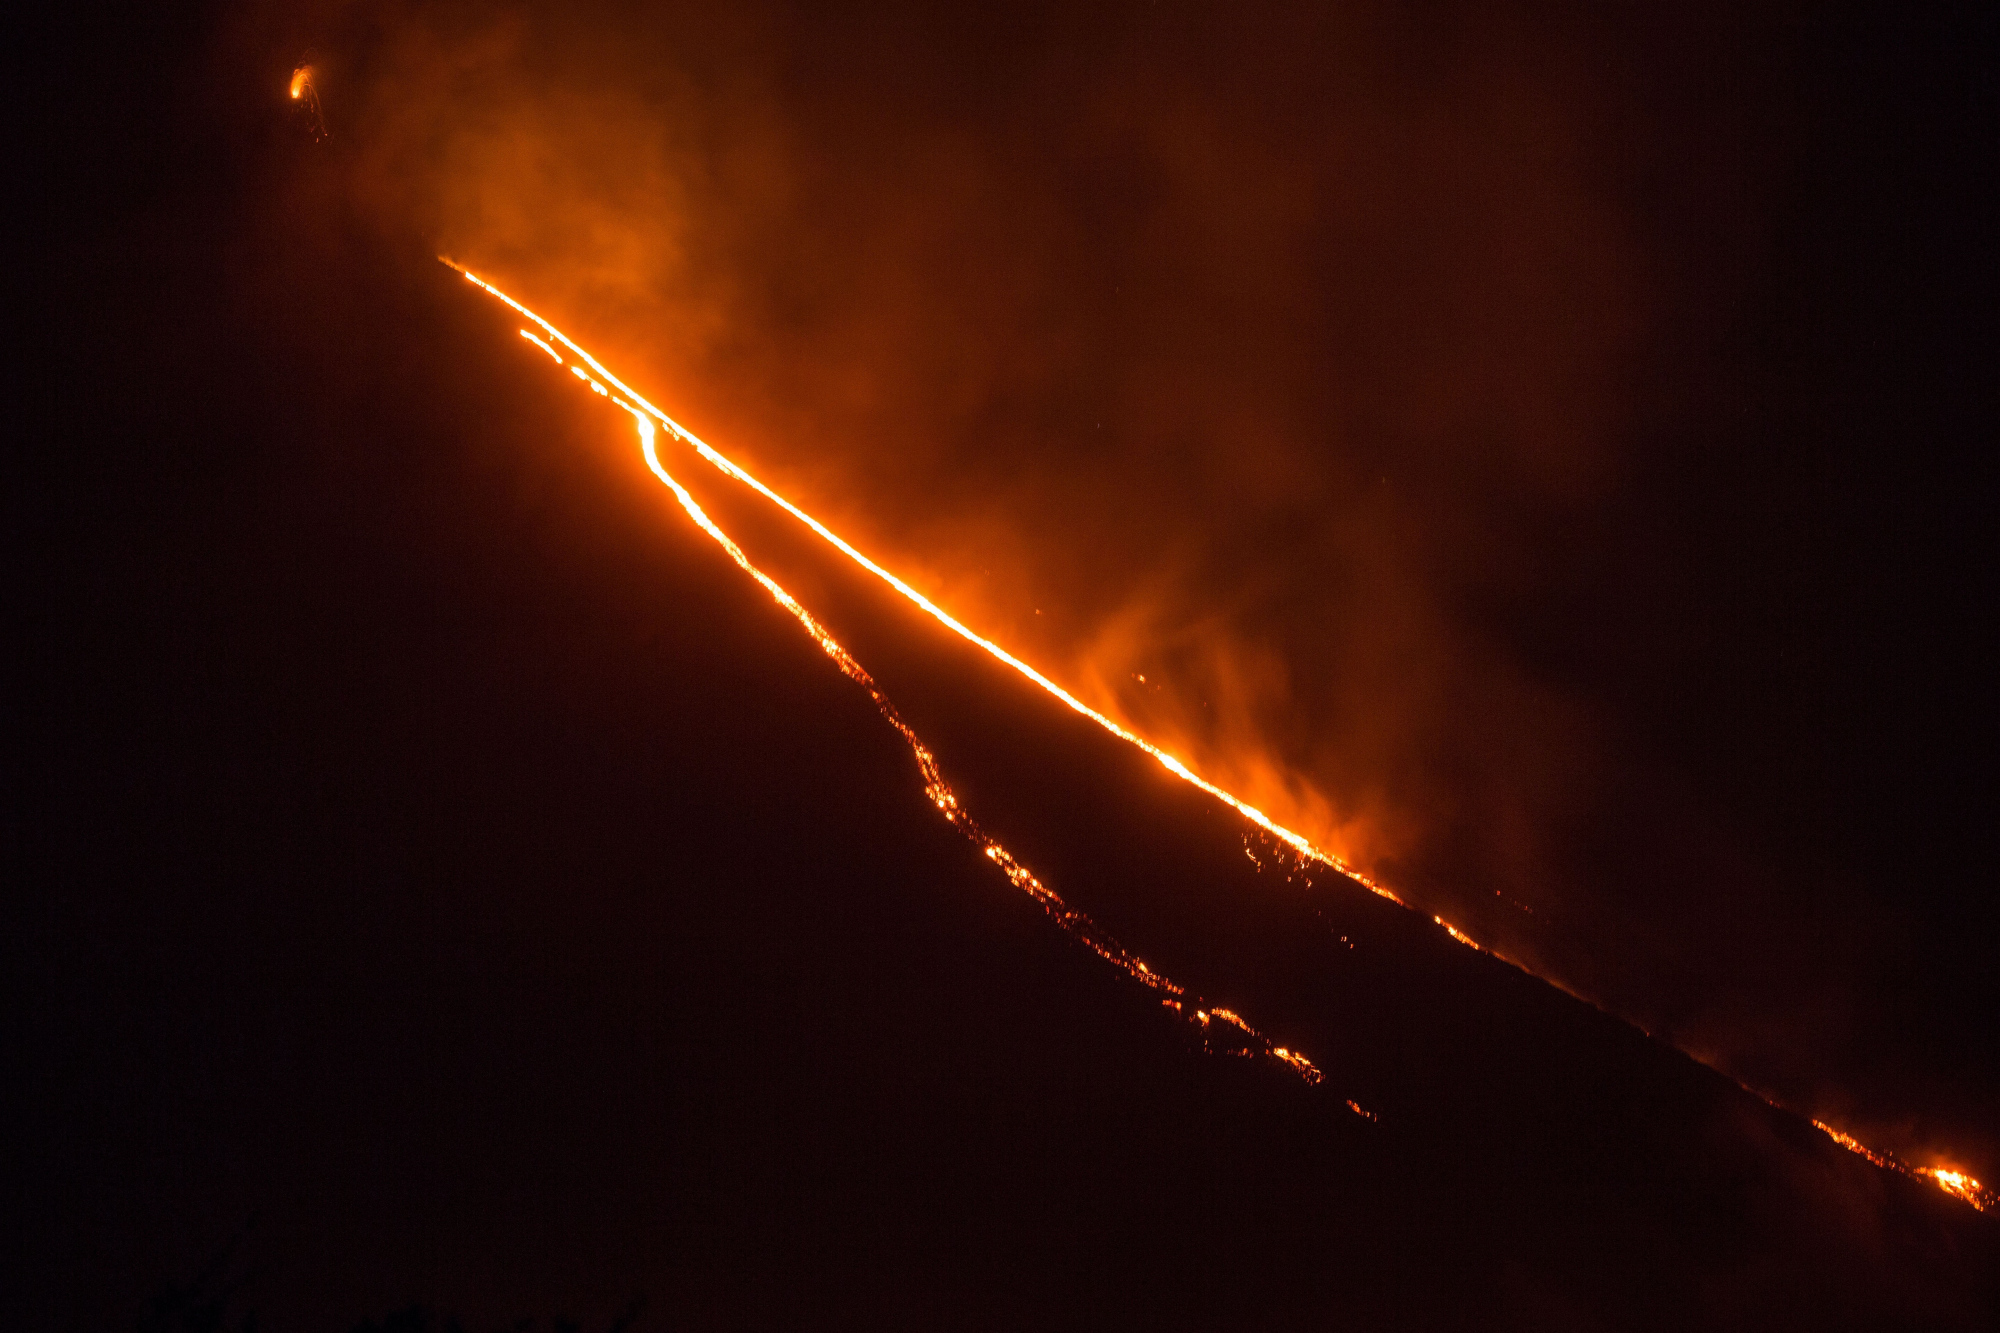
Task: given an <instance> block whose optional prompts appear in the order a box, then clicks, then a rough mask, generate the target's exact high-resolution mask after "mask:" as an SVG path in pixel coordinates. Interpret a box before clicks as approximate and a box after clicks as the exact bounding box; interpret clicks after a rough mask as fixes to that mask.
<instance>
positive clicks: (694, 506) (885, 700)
mask: <svg viewBox="0 0 2000 1333" xmlns="http://www.w3.org/2000/svg"><path fill="white" fill-rule="evenodd" d="M466 276H467V277H468V278H471V277H472V275H471V274H469V273H468V274H466ZM473 281H475V282H477V281H478V279H477V278H473ZM481 285H482V286H484V285H485V284H483V283H482V284H481ZM488 290H491V288H488ZM495 295H499V293H497V292H496V293H495ZM502 299H505V298H504V297H503V298H502ZM509 304H510V305H511V304H513V303H512V302H511V301H510V302H509ZM523 313H526V312H523ZM544 327H546V326H544ZM549 332H550V333H551V334H553V335H554V336H555V337H557V338H559V339H561V341H562V342H563V344H564V345H565V346H567V347H570V348H571V349H572V350H575V344H573V343H571V342H570V341H569V340H568V339H567V338H563V337H562V335H561V334H560V333H556V332H555V330H553V329H550V330H549ZM521 336H522V337H523V338H525V339H527V340H528V341H529V342H531V343H534V344H535V345H536V346H537V347H539V348H541V350H543V351H544V352H547V353H548V354H549V355H550V356H552V357H554V358H555V359H556V361H557V362H559V363H560V362H561V361H562V357H561V356H560V355H559V354H558V353H557V352H556V351H555V350H554V349H553V348H551V347H550V346H549V345H548V344H547V343H546V342H543V341H542V340H541V339H540V338H537V337H536V336H535V335H534V334H532V333H529V332H528V331H527V330H526V329H522V330H521ZM591 364H592V367H593V368H597V366H596V363H595V362H592V363H591ZM569 369H570V373H571V374H573V375H575V376H576V377H577V378H578V379H580V380H582V381H583V382H584V383H585V384H587V385H589V386H590V389H591V391H592V392H593V393H596V394H597V395H598V396H600V397H603V398H608V399H610V400H611V401H612V402H613V403H615V404H617V405H618V406H619V407H621V408H623V409H625V411H627V412H629V413H631V414H632V420H633V422H634V423H635V424H636V425H637V427H638V430H639V446H640V449H641V451H642V452H643V453H644V454H645V456H646V466H647V467H649V468H651V469H652V472H653V475H654V476H656V477H658V478H659V479H660V480H661V481H662V482H664V483H665V484H666V485H667V487H668V488H669V489H670V490H672V491H673V493H674V498H675V499H677V500H679V501H680V503H681V508H682V509H684V510H686V511H687V516H688V517H689V518H691V519H693V520H694V523H695V526H696V527H698V528H700V529H701V530H702V531H703V532H705V533H707V534H708V535H709V536H710V537H711V538H713V539H714V541H715V543H716V545H718V546H720V547H721V548H722V549H723V551H724V552H725V553H727V555H728V556H729V558H730V559H731V560H733V561H734V562H735V563H736V565H737V567H738V568H740V569H741V570H742V571H743V572H744V573H746V574H748V575H749V576H750V577H751V578H753V579H755V580H757V582H758V583H759V584H760V585H762V587H763V589H764V591H766V592H768V593H770V594H771V598H772V600H774V601H775V602H777V603H778V605H779V606H782V607H783V608H785V610H787V611H789V612H790V613H791V614H792V616H793V618H794V619H796V620H797V621H798V622H799V624H800V625H801V626H803V627H804V628H805V631H806V633H807V634H809V635H811V636H812V639H813V642H814V643H817V644H818V645H819V646H820V650H821V651H822V652H824V653H825V654H826V655H827V656H828V657H830V658H832V659H833V662H834V665H835V666H837V667H839V668H840V670H841V674H843V675H845V676H846V677H847V678H848V679H849V680H851V681H853V682H854V683H855V684H857V685H859V686H860V687H861V688H862V689H864V690H866V691H868V697H869V698H870V699H872V700H874V701H875V707H876V710H877V711H878V712H880V713H881V715H882V719H883V720H884V721H885V722H887V723H888V724H889V725H890V726H891V727H894V728H895V729H896V732H897V734H898V735H900V736H901V737H902V738H903V740H904V741H905V742H906V743H908V745H909V747H910V753H911V754H913V755H915V756H916V760H917V770H918V772H920V773H921V774H922V775H923V780H924V795H925V796H927V797H928V798H929V799H930V802H931V804H933V805H935V806H936V807H937V808H938V812H939V813H940V814H942V815H943V816H944V817H945V819H946V820H947V821H949V822H950V823H951V825H952V826H953V827H954V828H956V829H958V830H959V831H960V832H961V833H963V834H965V836H966V837H967V838H968V839H969V840H971V842H972V844H973V845H974V846H976V847H978V848H979V850H980V851H981V852H982V853H983V854H984V855H985V857H986V859H987V860H989V861H991V862H992V863H993V864H994V865H996V866H998V867H999V868H1000V872H1001V873H1002V874H1003V875H1005V876H1006V877H1007V879H1008V881H1009V882H1010V883H1011V884H1013V885H1014V887H1015V888H1017V889H1020V890H1021V891H1022V892H1024V893H1026V894H1027V895H1028V896H1029V897H1031V898H1033V899H1034V900H1035V901H1036V902H1037V903H1038V904H1040V905H1041V908H1042V910H1043V911H1044V912H1047V913H1048V914H1049V916H1050V917H1051V918H1052V919H1053V920H1054V921H1055V922H1056V924H1057V925H1059V926H1061V927H1062V929H1063V931H1064V932H1065V933H1066V934H1068V935H1069V937H1070V938H1071V939H1073V940H1075V941H1077V942H1078V943H1079V944H1081V945H1083V946H1084V947H1085V948H1086V949H1089V950H1090V951H1091V952H1092V953H1094V954H1096V955H1097V956H1098V957H1099V958H1102V959H1103V960H1104V961H1105V962H1107V963H1109V964H1111V965H1112V966H1113V967H1115V968H1117V969H1118V970H1119V971H1121V972H1123V973H1125V975H1126V976H1128V977H1130V978H1131V979H1132V980H1134V981H1136V982H1138V983H1139V984H1140V985H1142V986H1144V987H1146V988H1147V989H1148V990H1151V991H1153V992H1155V993H1156V994H1158V995H1159V996H1160V997H1161V1000H1160V1002H1161V1004H1163V1005H1165V1006H1166V1007H1167V1008H1169V1009H1172V1010H1173V1011H1174V1012H1175V1013H1177V1014H1179V1015H1180V1016H1181V1017H1182V1018H1184V1019H1186V1020H1187V1021H1188V1022H1190V1023H1192V1024H1193V1025H1194V1026H1195V1027H1196V1028H1197V1029H1198V1030H1199V1031H1200V1033H1201V1040H1202V1045H1203V1047H1204V1048H1205V1049H1207V1050H1210V1051H1221V1052H1226V1053H1228V1054H1234V1055H1246V1056H1260V1055H1261V1056H1265V1057H1268V1058H1270V1059H1272V1060H1275V1061H1277V1062H1278V1063H1280V1064H1283V1065H1285V1066H1286V1067H1287V1068H1289V1069H1291V1070H1292V1072H1294V1073H1296V1074H1298V1075H1299V1077H1301V1078H1303V1079H1304V1080H1305V1081H1306V1082H1307V1083H1318V1082H1320V1081H1321V1079H1322V1077H1323V1075H1321V1073H1320V1071H1319V1069H1318V1067H1317V1066H1315V1065H1314V1064H1313V1062H1312V1061H1310V1060H1308V1059H1307V1058H1306V1057H1305V1056H1303V1055H1301V1054H1299V1053H1298V1052H1297V1051H1294V1050H1290V1049H1289V1048H1287V1047H1284V1046H1278V1045H1275V1044H1274V1043H1273V1042H1272V1041H1271V1040H1270V1039H1269V1038H1267V1037H1265V1036H1264V1034H1263V1033H1261V1032H1259V1031H1258V1030H1257V1029H1256V1028H1254V1027H1252V1026H1251V1025H1250V1024H1249V1023H1248V1022H1246V1021H1244V1019H1243V1018H1242V1017H1241V1016H1240V1015H1238V1014H1236V1013H1235V1012H1233V1011H1231V1010H1229V1009H1225V1008H1223V1007H1221V1006H1219V1005H1211V1004H1206V1003H1204V1002H1203V1001H1201V1000H1200V999H1199V998H1197V997H1194V996H1190V995H1189V994H1188V991H1187V988H1186V987H1184V986H1181V985H1178V984H1177V983H1175V982H1174V981H1173V980H1171V979H1170V978H1168V977H1165V976H1162V975H1161V974H1160V973H1158V972H1155V971H1154V970H1153V969H1152V968H1150V967H1147V966H1146V964H1145V963H1144V962H1142V961H1141V960H1140V959H1139V958H1137V957H1135V956H1134V955H1133V954H1132V953H1131V952H1130V951H1128V950H1127V949H1126V948H1125V947H1124V946H1122V945H1120V944H1119V943H1118V941H1117V940H1115V939H1113V938H1112V937H1111V935H1110V934H1109V933H1107V932H1106V931H1105V930H1104V929H1103V928H1102V927H1101V926H1099V925H1098V924H1097V923H1096V922H1095V921H1093V920H1091V919H1090V917H1089V916H1088V915H1086V914H1085V913H1083V912H1080V911H1078V910H1077V909H1076V908H1074V907H1071V906H1070V905H1069V904H1068V903H1066V902H1064V901H1063V899H1062V897H1061V895H1059V894H1057V893H1056V892H1055V890H1053V889H1051V888H1050V887H1049V886H1048V885H1046V884H1044V883H1043V882H1042V881H1041V879H1040V878H1038V877H1037V876H1036V875H1035V873H1034V872H1033V871H1031V870H1029V869H1028V868H1027V867H1026V866H1024V865H1022V864H1021V862H1020V861H1019V860H1018V859H1016V858H1015V856H1014V854H1013V853H1012V852H1009V851H1008V850H1007V849H1006V848H1005V847H1003V846H1001V845H1000V843H999V841H998V840H997V839H995V838H994V837H993V836H992V835H991V834H989V833H987V832H986V830H985V829H983V828H981V827H980V826H979V823H978V821H977V820H975V819H973V817H972V814H971V812H970V811H968V810H967V809H966V808H965V806H964V804H963V803H961V802H960V801H959V799H958V796H957V794H956V793H954V792H953V791H952V789H951V787H950V785H949V784H947V783H946V782H945V780H944V775H943V774H942V773H941V772H939V770H938V763H937V756H936V755H935V754H934V753H932V751H931V749H930V747H929V746H927V745H925V744H924V742H923V739H922V738H921V737H919V736H918V735H917V733H916V731H915V730H914V729H913V728H912V727H911V726H910V724H909V723H907V722H905V721H904V720H903V715H902V714H901V713H899V712H898V711H897V710H896V705H895V704H893V703H891V702H890V700H889V696H888V695H886V694H884V693H883V692H882V687H881V686H880V685H877V684H876V683H875V678H874V677H873V676H871V675H869V674H868V672H867V670H866V668H864V667H863V666H862V665H861V663H859V662H857V661H856V660H855V659H854V655H853V654H852V653H849V652H848V651H847V649H845V648H843V647H841V645H840V643H839V641H838V640H836V639H835V638H834V637H833V636H832V635H831V634H829V633H827V631H826V627H825V626H823V625H821V624H820V623H819V621H818V620H817V619H815V618H814V616H813V614H812V612H810V611H808V610H806V608H805V607H804V606H803V605H802V604H801V603H800V602H799V600H798V599H797V598H795V597H793V596H792V595H791V594H790V593H788V592H786V591H785V590H784V588H783V587H781V586H780V585H779V584H778V582H777V580H775V579H773V578H772V577H771V576H770V575H768V574H766V573H765V572H764V571H763V570H761V569H759V568H757V566H756V565H754V564H752V563H751V562H750V557H748V556H746V555H745V554H743V548H742V547H740V546H738V545H737V544H736V543H735V541H734V540H732V539H731V538H730V536H729V534H728V533H726V532H724V531H723V530H722V529H721V527H719V526H718V525H717V524H716V522H715V520H714V519H712V518H710V517H709V516H708V513H707V511H706V510H704V509H703V508H702V507H701V506H700V505H699V504H698V503H696V501H695V498H694V496H692V495H690V494H689V493H688V491H687V488H686V487H684V486H682V485H681V484H680V482H678V481H676V480H675V479H674V476H673V474H672V473H670V472H668V471H667V469H666V465H665V464H664V463H662V462H661V461H660V450H659V430H658V428H657V427H656V426H655V424H654V421H653V418H652V416H649V415H648V411H647V410H646V409H645V408H644V407H642V406H635V405H634V403H633V402H629V401H627V397H626V395H627V394H630V391H629V390H625V386H624V385H622V384H619V386H618V387H619V389H621V390H624V392H623V393H614V392H612V391H611V390H609V389H607V388H605V386H604V385H603V383H601V382H600V381H598V380H597V379H594V378H593V377H591V376H590V375H589V374H587V373H585V372H584V370H583V369H582V368H581V367H579V366H571V367H570V368H569ZM605 378H607V379H609V378H610V376H608V375H607V376H606V377H605ZM612 382H613V383H617V381H616V380H613V381H612ZM630 396H631V397H632V398H633V399H638V396H637V395H636V394H631V395H630ZM638 401H639V402H640V403H641V404H643V402H644V400H642V399H639V400H638ZM655 415H657V413H655ZM667 424H668V426H669V427H670V428H673V423H672V422H668V423H667ZM1348 1105H1349V1106H1353V1107H1354V1110H1355V1113H1356V1114H1358V1115H1363V1116H1367V1115H1368V1112H1366V1111H1363V1110H1361V1108H1360V1107H1359V1106H1355V1104H1354V1103H1353V1102H1349V1103H1348ZM1369 1118H1370V1119H1373V1117H1372V1116H1369Z"/></svg>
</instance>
